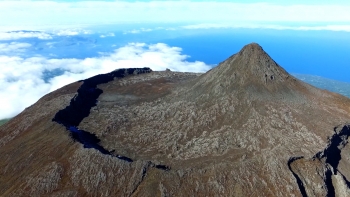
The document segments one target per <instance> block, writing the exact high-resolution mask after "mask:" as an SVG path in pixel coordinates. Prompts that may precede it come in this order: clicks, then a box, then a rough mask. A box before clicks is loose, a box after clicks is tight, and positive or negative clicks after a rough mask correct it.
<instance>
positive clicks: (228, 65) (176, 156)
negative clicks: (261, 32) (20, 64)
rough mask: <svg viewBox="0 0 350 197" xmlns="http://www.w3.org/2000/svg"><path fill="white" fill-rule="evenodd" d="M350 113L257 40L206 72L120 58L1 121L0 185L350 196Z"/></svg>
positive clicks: (73, 192)
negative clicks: (132, 64) (130, 63)
mask: <svg viewBox="0 0 350 197" xmlns="http://www.w3.org/2000/svg"><path fill="white" fill-rule="evenodd" d="M349 122H350V99H348V98H346V97H344V96H341V95H338V94H335V93H331V92H328V91H324V90H320V89H317V88H315V87H313V86H311V85H309V84H306V83H304V82H302V81H299V80H298V79H296V78H294V77H293V76H291V75H289V74H288V73H287V72H286V71H285V70H284V69H283V68H282V67H280V66H279V65H278V64H277V63H276V62H275V61H274V60H273V59H272V58H271V57H270V56H269V55H268V54H266V52H265V51H264V50H263V49H262V48H261V47H260V46H259V45H258V44H256V43H252V44H249V45H247V46H245V47H244V48H243V49H242V50H241V51H240V52H238V53H237V54H234V55H232V56H231V57H229V58H228V59H227V60H225V61H223V62H222V63H220V64H219V65H218V66H217V67H215V68H213V69H212V70H210V71H208V72H207V73H205V74H197V73H181V72H172V71H170V70H167V71H163V72H155V71H151V70H150V69H148V68H137V69H136V68H135V69H120V70H116V71H113V72H111V73H108V74H102V75H97V76H95V77H92V78H89V79H86V80H82V81H79V82H76V83H73V84H70V85H68V86H65V87H63V88H61V89H59V90H57V91H54V92H52V93H50V94H48V95H46V96H44V97H43V98H41V99H40V100H39V101H38V102H37V103H36V104H34V105H32V106H30V107H29V108H27V109H26V110H24V111H23V112H22V113H21V114H19V115H18V116H16V117H15V118H13V119H11V121H9V122H8V123H6V124H5V125H3V126H1V127H0V155H1V160H0V195H1V196H350V182H349V181H350V167H349V166H350V156H349V153H350V148H349V146H348V145H347V142H348V136H349V135H350V130H349V128H350V124H349Z"/></svg>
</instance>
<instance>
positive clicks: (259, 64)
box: [195, 43, 302, 95]
mask: <svg viewBox="0 0 350 197" xmlns="http://www.w3.org/2000/svg"><path fill="white" fill-rule="evenodd" d="M295 83H298V85H297V84H295ZM300 85H301V84H300V83H299V81H297V80H296V79H295V78H294V77H293V76H291V75H290V74H289V73H287V72H286V71H285V70H284V69H283V68H282V67H281V66H279V65H278V64H277V63H276V62H275V61H274V60H273V59H272V58H271V57H270V56H269V55H268V54H267V53H266V52H265V51H264V50H263V48H262V47H261V46H260V45H259V44H257V43H250V44H248V45H246V46H244V47H243V48H242V49H241V50H240V51H239V52H238V53H236V54H234V55H232V56H231V57H229V58H228V59H226V60H225V61H223V62H221V63H220V64H219V65H218V66H217V67H215V68H213V69H212V70H211V71H210V72H207V73H206V74H204V75H203V76H202V77H201V78H199V79H198V81H197V84H196V85H195V87H196V88H197V89H200V88H201V87H202V88H203V92H209V91H211V90H209V87H211V89H212V90H215V92H216V93H215V94H217V90H218V89H221V90H222V91H220V92H221V93H223V94H227V93H228V92H227V91H229V92H232V91H239V92H241V91H243V92H247V93H248V94H253V95H257V94H260V93H264V92H265V93H266V92H270V93H272V92H275V93H276V92H279V93H281V92H285V91H287V92H291V91H292V92H295V91H294V90H295V89H296V88H299V86H300ZM301 86H302V85H301ZM204 89H206V90H204Z"/></svg>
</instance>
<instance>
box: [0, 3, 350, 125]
mask: <svg viewBox="0 0 350 197" xmlns="http://www.w3.org/2000/svg"><path fill="white" fill-rule="evenodd" d="M220 39H222V40H220ZM257 41H258V42H260V44H262V46H263V48H264V49H265V50H266V51H267V52H268V53H269V54H270V55H271V56H272V58H274V59H275V60H276V61H277V62H278V63H281V66H283V67H285V68H286V69H287V71H292V72H297V71H305V72H304V74H317V75H321V76H324V77H329V78H333V79H335V78H336V77H339V78H342V79H347V73H349V69H348V67H350V59H349V57H348V55H347V51H350V1H348V0H347V1H345V0H339V1H326V0H318V1H316V0H309V1H301V0H295V1H277V0H266V1H253V0H245V1H198V0H197V1H188V0H184V1H81V0H79V1H66V0H60V1H50V0H45V1H38V0H35V1H30V0H22V1H12V0H11V1H6V0H5V1H0V70H1V72H0V102H1V103H5V104H4V105H1V106H0V119H2V118H9V117H13V116H14V115H16V114H18V113H19V112H21V111H22V110H23V109H24V108H25V107H28V106H29V105H31V104H33V103H34V102H36V101H37V100H38V99H39V98H40V97H41V96H43V95H45V94H47V93H48V92H50V91H53V90H55V89H57V88H59V87H62V86H63V85H66V84H68V83H71V82H74V81H77V80H80V79H84V78H87V77H91V76H93V75H96V74H99V73H106V72H110V71H112V70H114V69H117V68H122V67H151V68H152V69H153V70H165V68H170V69H171V70H174V71H192V72H205V71H207V70H208V69H210V68H211V67H213V66H215V65H216V64H217V63H219V62H221V61H223V60H224V59H225V58H227V57H228V56H230V55H232V54H233V53H236V52H237V51H238V50H240V48H241V47H242V46H243V45H245V44H248V43H250V42H257ZM314 49H315V50H314ZM333 58H336V59H333ZM335 60H336V61H335ZM300 68H303V69H300ZM333 71H334V72H333ZM300 73H303V72H300ZM323 74H324V75H323ZM344 81H346V80H344ZM349 81H350V80H349ZM23 98H26V99H23Z"/></svg>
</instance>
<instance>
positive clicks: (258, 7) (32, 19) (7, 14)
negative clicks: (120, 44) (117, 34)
mask: <svg viewBox="0 0 350 197" xmlns="http://www.w3.org/2000/svg"><path fill="white" fill-rule="evenodd" d="M276 2H278V1H276ZM293 2H294V1H291V2H290V3H289V4H282V3H234V2H230V1H148V2H143V1H71V2H67V1H65V2H62V1H61V2H58V1H8V0H7V1H0V21H1V22H0V23H1V26H2V27H6V26H21V27H23V26H24V25H25V26H28V27H29V26H45V25H49V26H57V25H87V24H93V25H101V24H111V23H145V22H148V23H149V22H177V23H181V22H185V23H188V22H190V23H192V22H200V23H207V22H212V23H216V22H228V21H233V22H312V23H313V22H326V23H332V22H346V23H348V22H350V12H349V10H350V5H349V3H347V4H345V3H337V2H334V1H332V2H329V3H327V4H319V5H317V4H307V3H305V4H302V3H297V4H293ZM299 2H300V1H299Z"/></svg>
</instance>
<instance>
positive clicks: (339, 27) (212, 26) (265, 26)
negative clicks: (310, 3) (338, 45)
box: [181, 23, 350, 32]
mask: <svg viewBox="0 0 350 197" xmlns="http://www.w3.org/2000/svg"><path fill="white" fill-rule="evenodd" d="M181 28H183V29H228V28H249V29H274V30H302V31H316V30H327V31H346V32H350V25H323V26H286V25H268V24H260V25H257V24H244V25H230V24H218V23H216V24H213V23H202V24H195V25H185V26H182V27H181Z"/></svg>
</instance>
